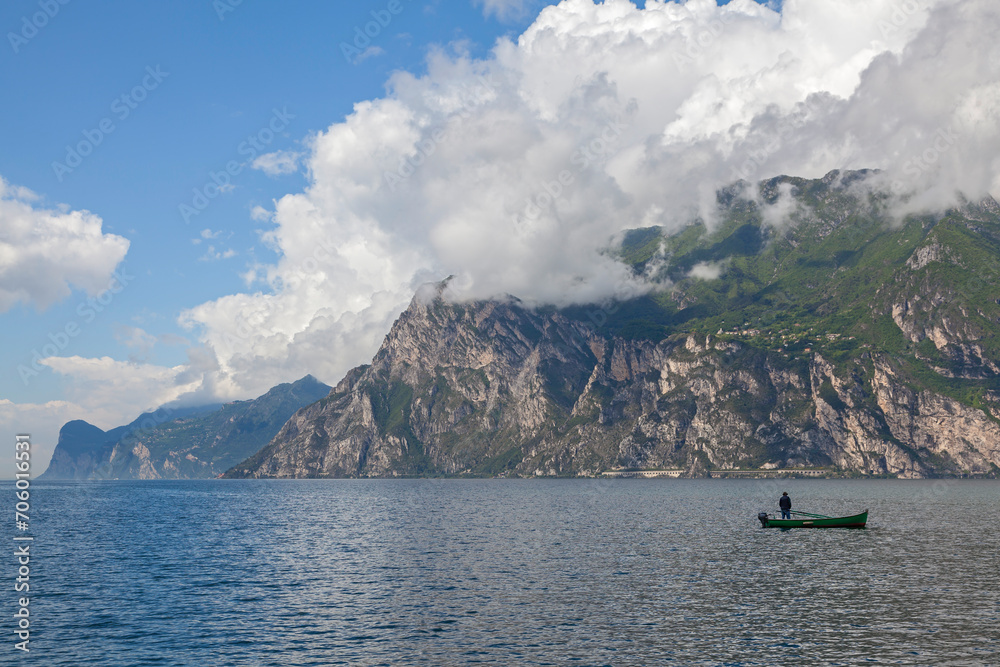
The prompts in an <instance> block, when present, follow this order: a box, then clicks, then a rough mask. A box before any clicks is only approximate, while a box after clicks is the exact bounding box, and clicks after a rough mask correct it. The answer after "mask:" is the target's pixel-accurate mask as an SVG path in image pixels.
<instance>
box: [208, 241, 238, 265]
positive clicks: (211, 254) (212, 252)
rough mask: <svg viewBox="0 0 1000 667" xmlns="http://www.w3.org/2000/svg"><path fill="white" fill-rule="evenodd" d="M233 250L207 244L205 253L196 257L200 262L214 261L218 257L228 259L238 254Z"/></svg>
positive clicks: (218, 258)
mask: <svg viewBox="0 0 1000 667" xmlns="http://www.w3.org/2000/svg"><path fill="white" fill-rule="evenodd" d="M238 254H239V253H237V252H236V251H235V250H233V249H232V248H229V249H228V250H222V251H220V250H216V249H215V246H214V245H210V246H208V248H207V249H206V250H205V254H204V255H202V256H201V257H199V258H198V260H199V261H201V262H215V261H218V260H220V259H229V258H231V257H236V255H238Z"/></svg>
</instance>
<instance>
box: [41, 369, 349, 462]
mask: <svg viewBox="0 0 1000 667" xmlns="http://www.w3.org/2000/svg"><path fill="white" fill-rule="evenodd" d="M329 390H330V387H328V386H327V385H325V384H323V383H321V382H319V381H318V380H316V379H315V378H314V377H313V376H311V375H307V376H305V377H304V378H302V379H300V380H298V381H296V382H294V383H284V384H279V385H277V386H275V387H272V388H271V389H270V390H268V391H267V392H266V393H264V394H263V395H261V396H259V397H257V398H256V399H252V400H248V401H233V402H231V403H226V404H212V405H205V406H198V407H189V408H171V407H162V408H160V409H158V410H156V411H153V412H148V413H143V414H142V415H140V416H139V417H138V418H137V419H135V420H134V421H132V422H131V423H129V424H127V425H124V426H118V427H116V428H113V429H111V430H109V431H103V430H101V429H99V428H98V427H96V426H93V425H92V424H89V423H87V422H85V421H83V420H74V421H71V422H67V423H66V424H65V425H64V426H63V427H62V429H60V432H59V442H58V444H57V445H56V449H55V451H54V452H53V455H52V460H51V461H50V463H49V466H48V468H47V469H46V470H45V472H44V473H42V475H41V476H40V477H39V478H40V479H78V480H79V479H83V480H86V479H198V478H209V477H217V476H219V475H220V474H222V473H223V472H225V470H227V469H228V468H229V467H231V466H232V465H233V464H234V463H236V462H238V461H241V460H243V459H245V458H246V457H247V456H248V455H250V454H252V453H253V452H255V451H257V450H259V449H260V447H262V446H263V445H264V444H266V443H267V442H268V441H269V440H270V439H271V438H272V437H273V436H274V435H275V434H276V433H277V431H278V430H279V429H280V427H281V426H282V425H283V424H284V423H285V421H287V419H288V418H289V417H290V416H291V415H292V414H293V413H294V412H295V411H296V410H298V409H299V408H301V407H303V406H305V405H308V404H310V403H313V402H315V401H316V400H318V399H319V398H322V396H325V395H326V394H327V393H328V392H329Z"/></svg>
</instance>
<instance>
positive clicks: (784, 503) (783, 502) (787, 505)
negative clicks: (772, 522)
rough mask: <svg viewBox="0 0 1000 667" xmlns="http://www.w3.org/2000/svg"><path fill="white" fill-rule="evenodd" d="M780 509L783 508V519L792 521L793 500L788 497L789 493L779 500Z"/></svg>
mask: <svg viewBox="0 0 1000 667" xmlns="http://www.w3.org/2000/svg"><path fill="white" fill-rule="evenodd" d="M778 507H780V508H781V518H782V519H791V518H792V499H791V498H789V497H788V491H785V492H784V493H782V494H781V497H780V498H778Z"/></svg>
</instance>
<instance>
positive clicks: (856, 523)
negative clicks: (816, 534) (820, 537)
mask: <svg viewBox="0 0 1000 667" xmlns="http://www.w3.org/2000/svg"><path fill="white" fill-rule="evenodd" d="M791 514H792V516H794V517H795V518H794V519H775V518H774V517H773V516H771V515H769V514H768V513H767V512H761V513H760V514H758V515H757V519H759V520H760V525H761V527H763V528H864V527H865V524H866V523H868V510H865V511H864V512H862V513H861V514H855V515H854V516H825V515H823V514H809V513H808V512H792V513H791Z"/></svg>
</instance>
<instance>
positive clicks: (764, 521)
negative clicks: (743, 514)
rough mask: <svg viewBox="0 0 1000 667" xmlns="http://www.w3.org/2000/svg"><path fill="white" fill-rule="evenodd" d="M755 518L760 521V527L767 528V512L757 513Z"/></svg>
mask: <svg viewBox="0 0 1000 667" xmlns="http://www.w3.org/2000/svg"><path fill="white" fill-rule="evenodd" d="M757 518H758V519H760V525H761V527H762V528H767V512H757Z"/></svg>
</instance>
